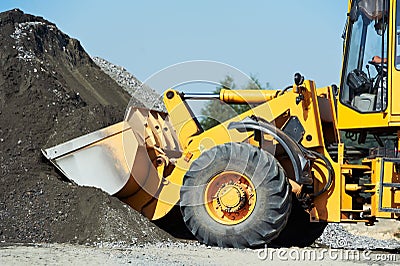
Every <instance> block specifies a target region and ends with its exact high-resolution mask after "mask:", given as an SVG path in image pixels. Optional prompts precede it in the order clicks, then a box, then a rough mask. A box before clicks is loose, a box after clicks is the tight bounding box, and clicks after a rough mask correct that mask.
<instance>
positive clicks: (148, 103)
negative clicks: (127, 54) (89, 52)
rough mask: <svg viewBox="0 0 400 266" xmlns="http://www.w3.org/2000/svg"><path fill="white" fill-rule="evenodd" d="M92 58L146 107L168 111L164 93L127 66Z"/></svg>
mask: <svg viewBox="0 0 400 266" xmlns="http://www.w3.org/2000/svg"><path fill="white" fill-rule="evenodd" d="M92 59H93V61H94V62H95V63H96V64H97V65H98V66H99V67H100V68H101V69H102V70H103V71H104V72H105V73H106V74H107V75H109V76H110V77H111V78H112V79H114V80H115V81H116V82H117V83H118V85H120V86H121V87H122V88H124V89H125V90H126V91H127V92H128V93H129V94H130V95H131V96H133V97H134V98H136V99H138V100H139V101H140V102H141V103H142V104H143V105H144V106H145V107H146V108H149V109H153V110H156V111H163V112H165V111H166V109H165V107H164V103H163V102H162V99H161V97H162V95H159V94H158V93H157V92H156V91H155V90H153V89H152V88H150V87H149V86H147V85H146V84H143V83H142V82H141V81H139V80H138V79H137V78H136V77H135V76H134V75H132V74H131V73H129V72H128V71H127V70H126V69H125V68H123V67H121V66H117V65H114V64H112V63H110V62H108V61H107V60H105V59H103V58H100V57H92Z"/></svg>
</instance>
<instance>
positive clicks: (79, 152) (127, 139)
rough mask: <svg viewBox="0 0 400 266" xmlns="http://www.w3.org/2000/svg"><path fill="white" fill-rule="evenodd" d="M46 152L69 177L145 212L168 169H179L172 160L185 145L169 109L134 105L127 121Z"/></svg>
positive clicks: (45, 154) (44, 152)
mask: <svg viewBox="0 0 400 266" xmlns="http://www.w3.org/2000/svg"><path fill="white" fill-rule="evenodd" d="M42 153H43V155H44V156H45V157H46V158H47V159H48V160H50V162H51V163H52V164H53V165H54V166H55V167H56V168H57V169H58V170H59V171H60V172H61V173H62V174H63V175H64V176H65V177H66V178H67V179H69V180H70V181H72V182H74V183H76V184H78V185H82V186H91V187H97V188H100V189H102V190H104V191H105V192H107V193H109V194H110V195H114V196H117V197H118V198H120V199H121V200H122V201H124V202H126V203H128V204H129V205H131V206H132V207H133V208H134V209H136V210H138V211H142V209H143V208H144V206H145V205H147V204H149V202H150V201H152V200H156V199H155V197H156V195H157V192H158V191H159V189H160V186H162V180H163V174H164V171H166V169H168V172H170V171H171V168H173V167H174V165H173V163H170V158H179V157H180V156H181V149H180V147H179V144H178V141H177V137H176V134H175V130H174V128H173V127H172V125H171V124H170V122H169V118H168V115H167V114H166V113H161V112H156V111H151V110H148V109H142V108H134V107H131V108H130V109H129V111H128V113H127V115H126V119H125V120H124V121H122V122H120V123H117V124H114V125H111V126H109V127H106V128H103V129H100V130H98V131H95V132H92V133H89V134H87V135H84V136H81V137H78V138H76V139H73V140H70V141H67V142H65V143H62V144H60V145H57V146H55V147H51V148H47V149H43V150H42ZM146 216H151V214H147V215H146ZM149 218H150V217H149Z"/></svg>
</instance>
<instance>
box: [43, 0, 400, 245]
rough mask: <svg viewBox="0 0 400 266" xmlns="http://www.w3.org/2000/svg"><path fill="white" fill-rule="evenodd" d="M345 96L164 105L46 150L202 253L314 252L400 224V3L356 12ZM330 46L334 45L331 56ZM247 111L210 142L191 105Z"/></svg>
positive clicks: (269, 95)
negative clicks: (330, 242) (327, 235)
mask: <svg viewBox="0 0 400 266" xmlns="http://www.w3.org/2000/svg"><path fill="white" fill-rule="evenodd" d="M343 37H344V44H343V46H344V47H343V61H342V63H343V65H342V73H341V81H340V84H339V86H336V85H332V86H327V87H322V88H317V87H316V84H315V82H314V81H312V80H306V79H304V77H303V76H302V75H301V74H299V73H296V74H295V77H294V82H293V85H291V86H288V87H287V88H285V89H282V90H229V89H222V90H221V91H220V92H219V93H217V94H214V93H185V92H179V91H177V90H174V89H168V90H166V91H165V93H164V94H163V100H164V103H165V107H166V109H167V112H166V113H163V112H157V111H154V110H149V109H142V108H135V107H133V106H131V107H129V109H128V111H127V114H126V117H125V119H124V121H122V122H120V123H118V124H115V125H112V126H110V127H107V128H104V129H101V130H99V131H96V132H93V133H90V134H88V135H85V136H81V137H79V138H77V139H73V140H70V141H67V142H65V143H63V144H60V145H57V146H55V147H51V148H44V149H43V150H42V152H43V154H44V156H45V157H46V158H47V159H48V160H50V161H51V162H52V164H54V166H55V167H56V168H57V169H58V170H59V171H60V172H61V173H62V174H63V175H64V176H65V177H66V178H68V179H69V180H71V181H72V182H75V183H76V184H79V185H85V186H94V187H98V188H101V189H102V190H104V191H106V192H107V193H109V194H111V195H114V196H115V197H118V198H119V199H120V200H121V201H123V202H125V203H126V204H128V205H130V206H131V207H132V208H134V209H135V210H137V211H139V212H141V213H142V214H143V215H144V216H146V217H147V218H148V219H150V220H152V221H158V220H162V219H164V218H165V217H166V216H168V215H169V213H171V212H172V210H173V209H176V208H179V209H180V214H181V217H179V218H176V220H172V221H169V223H170V224H174V223H176V224H179V221H178V219H181V221H182V220H183V222H184V224H185V225H186V226H187V228H188V229H189V231H190V232H191V233H192V234H193V236H195V237H196V238H197V239H198V240H199V241H200V242H201V243H204V244H206V245H212V246H220V247H239V248H243V247H258V246H260V245H265V244H269V243H278V244H281V245H299V246H305V245H309V244H311V243H312V242H313V241H314V240H315V239H316V238H317V237H318V236H319V235H320V234H321V233H322V231H323V229H324V227H325V225H326V224H327V223H357V222H362V223H365V224H366V225H373V224H374V222H375V221H376V220H377V219H378V218H381V219H399V217H400V156H399V145H400V144H399V138H400V0H390V1H389V0H352V1H349V8H348V14H347V20H346V28H345V32H344V35H343ZM325 45H327V46H328V45H329V44H325ZM196 99H199V100H204V99H214V100H216V101H221V102H224V103H227V104H248V105H250V106H251V108H250V109H249V110H248V111H246V112H244V113H241V114H238V115H237V116H235V117H232V118H231V119H229V120H227V121H222V122H221V123H219V124H218V125H216V126H214V127H212V128H210V129H208V130H204V129H203V128H202V127H201V125H200V123H199V121H198V119H197V117H196V116H195V115H194V113H193V111H192V109H191V108H190V106H189V105H188V100H196Z"/></svg>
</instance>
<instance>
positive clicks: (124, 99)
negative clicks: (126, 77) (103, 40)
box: [0, 9, 171, 245]
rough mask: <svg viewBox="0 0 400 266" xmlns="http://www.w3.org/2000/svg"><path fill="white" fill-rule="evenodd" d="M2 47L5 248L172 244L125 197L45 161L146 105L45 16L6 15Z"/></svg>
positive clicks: (0, 26) (0, 215) (0, 20)
mask: <svg viewBox="0 0 400 266" xmlns="http://www.w3.org/2000/svg"><path fill="white" fill-rule="evenodd" d="M0 47H1V49H0V242H5V243H15V242H19V243H37V242H46V243H54V242H57V243H81V244H85V243H98V242H124V243H127V244H134V245H139V244H145V243H155V242H158V241H168V239H169V238H171V236H170V235H168V234H167V233H165V232H164V231H162V230H161V229H159V228H158V227H156V226H155V225H154V224H153V223H151V222H150V221H148V220H147V219H146V218H145V217H143V216H142V215H141V214H139V213H138V212H136V211H135V210H133V209H132V208H130V207H128V206H126V205H125V204H123V203H122V202H121V201H119V200H118V199H117V198H115V197H111V196H109V195H107V194H106V193H104V192H103V191H101V190H99V189H95V188H91V187H78V186H76V185H73V184H71V183H68V182H64V181H62V180H61V175H59V173H57V172H56V171H55V169H54V167H53V166H52V165H50V164H49V163H48V162H47V161H46V160H45V159H44V158H43V157H42V154H41V149H42V148H45V147H49V146H53V145H56V144H59V143H62V142H65V141H67V140H70V139H71V138H75V137H78V136H81V135H84V134H87V133H89V132H93V131H95V130H97V129H100V128H103V127H106V126H108V125H111V124H114V123H117V122H119V121H121V120H122V119H123V116H124V112H125V108H126V106H127V105H128V103H129V102H131V103H135V104H137V105H138V106H142V105H141V103H140V101H137V100H135V98H134V97H132V96H130V95H129V94H128V93H127V92H126V91H124V90H123V89H122V88H121V87H120V86H119V85H118V84H117V83H116V82H115V81H114V80H113V79H111V78H110V77H109V76H108V75H106V74H105V73H104V72H103V71H102V70H101V69H100V68H99V67H98V66H97V65H96V64H95V63H94V62H93V61H92V59H91V58H90V57H89V55H88V54H87V53H86V52H85V51H84V49H83V48H82V46H81V45H80V43H79V41H77V40H75V39H72V38H70V37H69V36H67V35H66V34H64V33H63V32H61V31H60V30H58V29H57V27H56V25H54V24H53V23H51V22H49V21H47V20H45V19H43V18H41V17H36V16H32V15H28V14H24V13H23V12H22V11H21V10H18V9H15V10H11V11H8V12H3V13H0Z"/></svg>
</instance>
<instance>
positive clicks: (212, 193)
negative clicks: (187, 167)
mask: <svg viewBox="0 0 400 266" xmlns="http://www.w3.org/2000/svg"><path fill="white" fill-rule="evenodd" d="M255 203H256V190H255V187H254V184H253V183H252V181H251V179H250V178H248V177H246V176H245V175H243V174H241V173H238V172H234V171H224V172H222V173H219V174H217V175H216V176H214V177H213V178H211V179H210V180H209V182H208V183H207V186H206V188H205V191H204V204H205V207H206V210H207V212H208V214H209V215H210V217H211V218H212V219H214V220H215V221H217V222H219V223H221V224H227V225H235V224H238V223H240V222H242V221H244V220H246V219H247V218H248V217H249V216H250V215H251V213H252V212H253V210H254V206H255Z"/></svg>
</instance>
